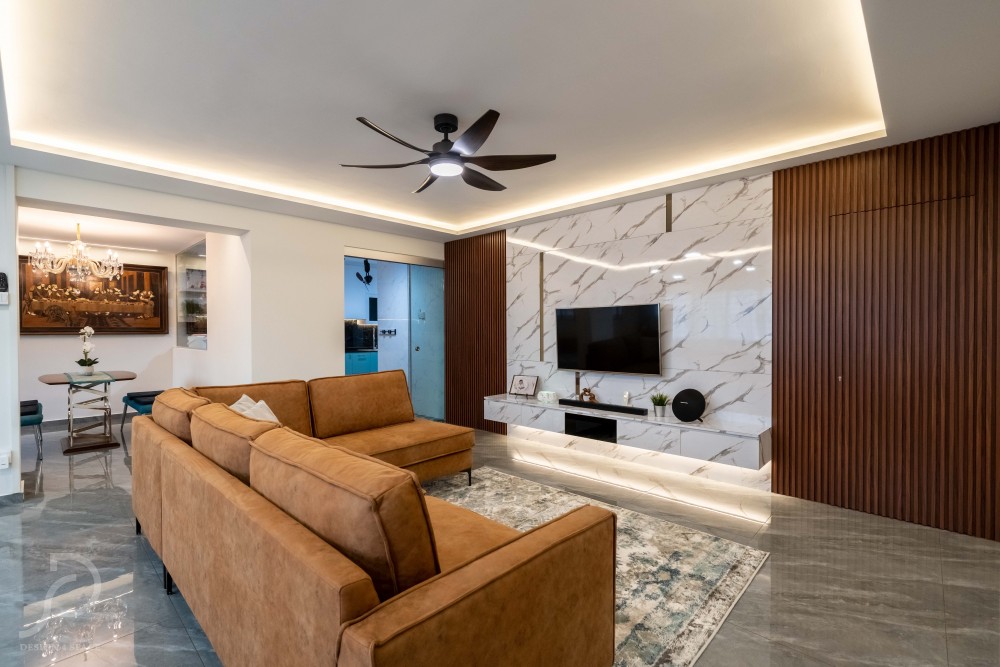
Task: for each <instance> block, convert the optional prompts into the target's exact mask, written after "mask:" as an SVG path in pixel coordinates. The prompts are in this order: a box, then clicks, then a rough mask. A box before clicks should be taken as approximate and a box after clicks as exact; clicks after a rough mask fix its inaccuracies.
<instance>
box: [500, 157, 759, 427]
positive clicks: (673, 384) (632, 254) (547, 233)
mask: <svg viewBox="0 0 1000 667" xmlns="http://www.w3.org/2000/svg"><path fill="white" fill-rule="evenodd" d="M666 203H667V202H666V198H665V197H656V198H652V199H646V200H642V201H636V202H630V203H628V204H624V205H620V206H615V207H609V208H605V209H600V210H596V211H590V212H587V213H582V214H578V215H573V216H566V217H562V218H557V219H554V220H548V221H543V222H539V223H535V224H531V225H524V226H522V227H518V228H515V229H512V230H508V232H507V355H508V356H507V373H508V383H509V382H510V377H511V376H513V375H516V374H526V375H538V376H540V388H542V389H548V390H553V391H556V392H558V393H559V395H560V396H563V397H565V396H569V395H571V394H572V392H573V389H574V373H572V372H569V371H560V370H558V369H557V368H556V344H555V309H557V308H569V307H593V306H611V305H632V304H644V303H658V304H660V313H661V324H660V330H661V341H660V349H661V375H660V376H659V377H656V376H649V377H645V376H628V375H615V374H605V373H586V374H584V376H583V379H582V382H581V384H582V386H585V387H591V388H592V389H593V390H594V391H595V392H596V393H597V395H598V398H599V400H601V401H602V402H607V403H621V402H622V395H623V393H624V392H625V391H628V392H629V393H630V394H631V395H632V397H633V400H632V404H633V405H638V406H642V407H650V403H649V395H650V394H652V393H654V392H658V391H662V392H665V393H667V394H669V395H671V396H673V395H675V394H677V392H678V391H680V390H682V389H686V388H694V389H698V390H699V391H701V392H702V393H704V394H705V396H706V397H707V399H708V408H707V411H706V423H711V419H712V416H713V415H719V416H720V418H722V417H724V418H725V420H726V421H727V422H729V423H733V422H739V421H743V422H745V423H747V424H748V425H753V426H766V425H768V424H769V423H770V419H771V326H772V324H771V221H772V196H771V175H770V174H767V175H763V176H758V177H754V178H746V179H739V180H734V181H728V182H725V183H720V184H716V185H712V186H707V187H702V188H696V189H692V190H688V191H684V192H679V193H674V194H673V195H672V202H671V206H670V207H669V209H670V210H671V211H672V220H671V229H672V231H670V232H667V231H666V230H667V224H666V223H667V219H666V216H667V211H668V207H667V205H666Z"/></svg>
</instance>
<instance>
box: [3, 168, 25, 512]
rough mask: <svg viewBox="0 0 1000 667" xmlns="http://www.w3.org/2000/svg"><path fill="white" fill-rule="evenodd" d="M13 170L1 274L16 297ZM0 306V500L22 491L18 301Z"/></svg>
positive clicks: (7, 171) (6, 184) (8, 171)
mask: <svg viewBox="0 0 1000 667" xmlns="http://www.w3.org/2000/svg"><path fill="white" fill-rule="evenodd" d="M14 187H15V186H14V167H12V166H9V165H0V272H3V273H6V274H7V278H8V280H9V281H10V282H9V285H10V292H9V294H11V295H14V294H17V289H18V288H17V217H16V215H17V214H16V204H15V199H14ZM11 301H12V303H11V304H10V305H6V306H0V458H2V459H3V460H7V457H8V456H9V457H12V464H11V465H10V467H8V468H6V469H3V470H0V500H2V499H3V498H4V497H5V496H10V495H12V494H16V493H20V491H21V447H20V446H19V445H20V441H21V436H20V433H21V419H20V412H19V410H18V405H17V402H18V398H17V376H18V368H17V366H18V363H17V361H18V360H17V338H18V330H17V329H18V309H17V305H16V304H17V299H16V298H12V299H11Z"/></svg>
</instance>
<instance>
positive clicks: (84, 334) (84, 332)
mask: <svg viewBox="0 0 1000 667" xmlns="http://www.w3.org/2000/svg"><path fill="white" fill-rule="evenodd" d="M93 335H94V330H93V329H92V328H90V327H84V328H82V329H80V342H81V343H83V345H82V348H83V358H82V359H77V360H76V363H77V365H79V366H80V367H81V370H80V373H82V374H83V375H93V374H94V366H96V365H97V362H98V361H100V360H99V359H98V358H97V357H91V356H90V353H91V352H93V351H94V347H95V346H94V344H93V343H91V342H90V337H91V336H93Z"/></svg>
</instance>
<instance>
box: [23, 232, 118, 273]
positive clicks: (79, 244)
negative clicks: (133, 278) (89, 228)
mask: <svg viewBox="0 0 1000 667" xmlns="http://www.w3.org/2000/svg"><path fill="white" fill-rule="evenodd" d="M28 256H29V257H30V259H31V267H32V268H33V269H35V270H36V271H42V272H45V273H62V272H63V271H65V272H66V273H67V275H68V276H69V279H70V280H71V281H73V282H83V281H85V280H87V278H90V277H94V278H119V277H121V275H122V261H121V260H120V259H119V258H118V253H116V252H112V250H111V249H110V248H108V256H107V257H102V258H101V259H91V258H90V256H89V255H87V244H86V243H84V242H83V241H81V240H80V225H77V226H76V241H73V242H72V243H70V244H69V254H67V255H64V256H62V257H57V256H56V255H55V253H53V252H52V246H51V245H49V242H48V241H46V242H45V245H42V244H41V243H35V251H34V252H32V253H31V254H30V255H28Z"/></svg>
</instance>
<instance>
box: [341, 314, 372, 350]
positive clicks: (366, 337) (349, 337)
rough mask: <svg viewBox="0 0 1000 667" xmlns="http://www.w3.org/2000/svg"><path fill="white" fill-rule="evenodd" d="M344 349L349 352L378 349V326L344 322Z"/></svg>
mask: <svg viewBox="0 0 1000 667" xmlns="http://www.w3.org/2000/svg"><path fill="white" fill-rule="evenodd" d="M344 349H346V350H347V351H348V352H358V351H367V350H375V349H378V325H377V324H366V323H364V322H362V321H361V320H344Z"/></svg>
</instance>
